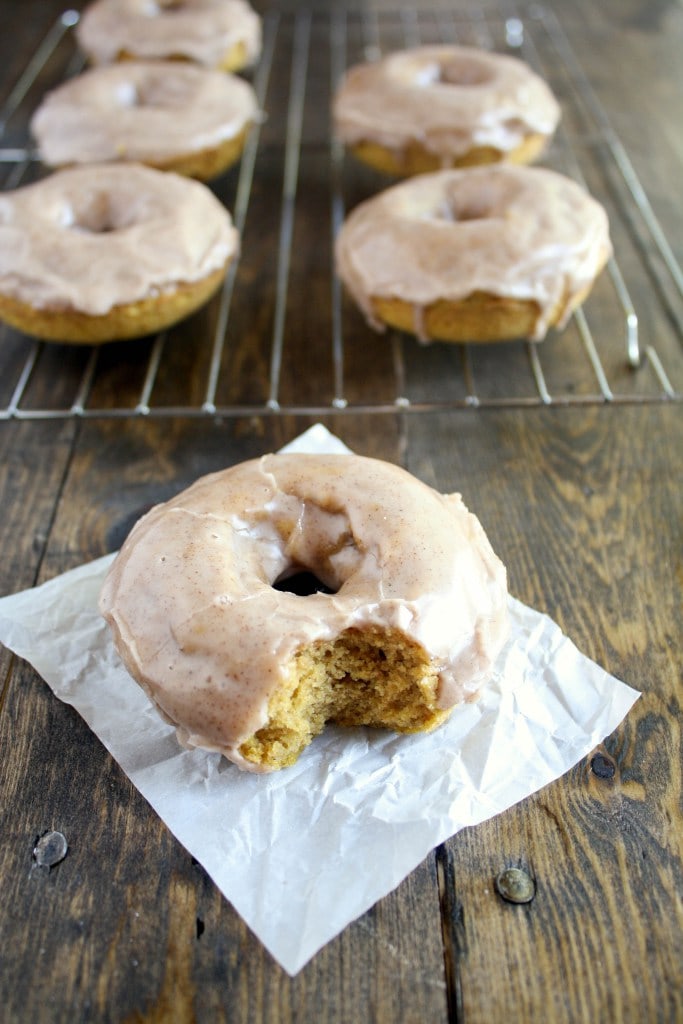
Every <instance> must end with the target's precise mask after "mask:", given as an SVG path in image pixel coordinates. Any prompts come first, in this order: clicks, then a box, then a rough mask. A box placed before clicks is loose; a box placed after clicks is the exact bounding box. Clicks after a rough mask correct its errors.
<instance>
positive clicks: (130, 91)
mask: <svg viewBox="0 0 683 1024" xmlns="http://www.w3.org/2000/svg"><path fill="white" fill-rule="evenodd" d="M195 94H196V83H195V82H188V80H187V77H185V78H182V79H181V78H180V77H179V76H172V75H169V74H164V73H160V74H155V73H154V71H152V72H150V73H149V74H148V75H147V76H146V77H145V78H141V79H139V80H138V81H136V82H134V81H127V82H121V83H120V84H119V85H117V87H116V90H115V101H116V103H117V104H118V106H119V107H120V108H122V109H125V110H132V109H147V110H177V109H178V108H179V107H182V106H184V105H186V104H187V103H188V102H189V101H190V100H191V99H192V97H193V96H194V95H195Z"/></svg>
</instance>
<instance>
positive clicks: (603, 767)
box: [591, 751, 617, 779]
mask: <svg viewBox="0 0 683 1024" xmlns="http://www.w3.org/2000/svg"><path fill="white" fill-rule="evenodd" d="M591 771H592V772H593V775H596V776H597V777H598V778H599V779H613V778H614V776H615V774H616V771H617V766H616V765H615V763H614V761H613V760H612V758H611V757H610V756H609V755H608V754H605V753H603V752H602V751H599V752H598V753H597V754H593V756H592V758H591Z"/></svg>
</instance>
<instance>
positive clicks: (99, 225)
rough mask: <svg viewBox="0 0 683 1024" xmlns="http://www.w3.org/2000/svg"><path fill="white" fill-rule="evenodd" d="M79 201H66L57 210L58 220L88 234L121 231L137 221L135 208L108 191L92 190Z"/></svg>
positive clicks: (74, 229) (65, 226)
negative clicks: (118, 199) (117, 199)
mask: <svg viewBox="0 0 683 1024" xmlns="http://www.w3.org/2000/svg"><path fill="white" fill-rule="evenodd" d="M79 199H80V201H79V202H78V203H74V204H71V203H64V204H63V205H62V206H61V207H60V209H59V210H58V212H57V218H56V219H57V221H58V223H59V224H60V225H61V226H62V227H64V228H69V229H70V230H72V231H78V232H82V233H83V234H88V235H107V234H111V233H113V232H115V231H121V230H122V229H123V228H126V227H128V226H129V225H130V224H132V223H134V221H135V214H134V210H133V208H131V209H127V208H126V207H127V205H130V204H125V203H124V204H121V203H120V202H118V203H117V202H116V199H115V197H114V196H113V195H112V194H111V193H108V192H92V193H90V194H87V195H84V196H81V197H79Z"/></svg>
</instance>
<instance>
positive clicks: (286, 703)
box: [100, 454, 508, 771]
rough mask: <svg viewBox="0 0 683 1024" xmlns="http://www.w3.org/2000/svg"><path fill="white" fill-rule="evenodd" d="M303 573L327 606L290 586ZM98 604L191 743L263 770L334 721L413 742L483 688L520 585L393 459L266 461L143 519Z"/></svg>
mask: <svg viewBox="0 0 683 1024" xmlns="http://www.w3.org/2000/svg"><path fill="white" fill-rule="evenodd" d="M301 570H308V571H309V572H311V573H313V574H314V576H315V577H316V578H317V579H318V580H319V581H321V583H322V584H324V585H325V586H326V587H327V588H328V590H329V591H330V592H329V593H322V592H315V593H307V594H305V595H303V596H302V595H300V594H296V593H292V592H287V591H283V590H280V589H277V588H276V584H278V581H282V580H286V579H288V578H290V579H291V577H292V576H293V574H296V573H298V572H300V571H301ZM100 608H101V611H102V613H103V615H104V616H105V618H106V619H107V621H108V622H109V624H110V626H111V629H112V632H113V636H114V640H115V643H116V646H117V648H118V650H119V653H120V655H121V657H122V659H123V661H124V664H125V665H126V668H127V669H128V671H129V672H130V674H131V675H132V676H133V677H134V678H135V679H136V680H137V681H138V683H140V685H141V686H142V687H143V688H144V689H145V691H146V692H147V693H148V695H149V696H150V698H151V700H152V701H153V702H154V704H155V705H156V706H157V708H158V709H159V711H160V712H161V713H162V715H163V716H164V718H166V719H167V720H168V721H169V722H170V723H172V724H173V725H174V726H175V727H176V731H177V734H178V737H179V739H180V741H181V742H182V743H183V744H185V745H188V746H200V747H203V748H206V749H208V750H214V751H219V752H220V753H222V754H224V755H225V756H226V757H227V758H229V759H230V760H232V761H234V762H235V763H236V764H238V765H240V767H242V768H246V769H248V770H251V771H271V770H274V769H278V768H282V767H285V766H286V765H290V764H292V763H293V762H294V761H295V760H296V759H297V757H298V756H299V754H300V753H301V751H302V750H303V749H304V748H305V747H306V746H307V744H308V743H309V742H310V741H311V739H312V737H313V736H315V735H316V734H317V733H319V732H320V731H321V730H322V729H323V726H324V724H325V722H326V721H333V722H336V723H338V724H341V725H369V726H375V727H381V728H390V729H394V730H396V731H399V732H417V731H422V730H427V729H431V728H433V727H435V726H436V725H438V724H439V723H441V722H443V721H444V719H445V718H446V717H447V715H448V714H449V712H450V711H451V709H452V708H453V707H454V706H455V705H456V704H458V703H460V702H461V701H463V700H471V699H473V698H474V697H475V695H476V694H477V691H478V690H479V689H480V688H481V687H482V686H483V685H484V684H485V683H486V682H487V680H488V679H489V677H490V675H491V672H492V664H493V661H494V659H495V658H496V657H497V655H498V653H499V651H500V650H501V647H502V645H503V642H504V639H505V638H506V636H507V631H508V615H507V585H506V574H505V569H504V568H503V565H502V564H501V562H500V561H499V559H498V558H497V557H496V555H495V554H494V553H493V551H492V549H491V546H490V544H489V542H488V540H487V538H486V536H485V534H484V531H483V529H482V527H481V525H480V523H479V521H478V520H477V519H476V518H475V516H473V515H472V514H471V513H469V512H468V511H467V510H466V508H465V506H464V505H463V502H462V500H461V498H460V496H459V495H457V494H451V495H441V494H439V493H437V492H436V491H434V490H432V489H431V488H430V487H427V486H426V485H425V484H423V483H421V482H420V481H418V480H417V479H415V477H412V476H411V475H410V474H408V473H407V472H405V471H404V470H402V469H400V468H399V467H397V466H393V465H390V464H389V463H385V462H381V461H378V460H375V459H368V458H363V457H360V456H352V455H300V454H298V455H295V454H279V455H267V456H264V457H263V458H261V459H257V460H253V461H250V462H245V463H242V464H240V465H238V466H235V467H233V468H231V469H228V470H225V471H222V472H219V473H214V474H212V475H210V476H207V477H203V478H202V479H200V480H198V481H197V482H196V483H195V484H194V485H193V486H191V487H190V488H189V489H188V490H186V491H184V492H183V493H181V494H179V495H178V496H177V497H175V498H173V499H172V500H171V501H169V502H167V503H166V504H164V505H159V506H157V507H156V508H154V509H152V511H151V512H149V513H148V514H147V515H146V516H144V517H143V518H142V519H141V520H140V521H139V522H138V524H137V525H136V526H135V527H134V528H133V530H132V532H131V534H130V535H129V537H128V539H127V540H126V542H125V543H124V545H123V547H122V549H121V551H120V552H119V554H118V556H117V557H116V559H115V560H114V562H113V564H112V566H111V567H110V570H109V574H108V576H107V578H106V580H105V583H104V586H103V589H102V593H101V597H100Z"/></svg>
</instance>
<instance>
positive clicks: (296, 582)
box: [273, 569, 336, 597]
mask: <svg viewBox="0 0 683 1024" xmlns="http://www.w3.org/2000/svg"><path fill="white" fill-rule="evenodd" d="M273 588H274V589H275V590H279V591H280V592H281V593H284V594H295V595H296V596H297V597H310V596H311V595H312V594H335V593H336V591H335V590H333V589H332V588H331V587H328V586H327V584H326V583H323V582H322V580H319V579H318V577H317V576H316V575H315V573H313V572H309V571H308V569H302V570H301V571H299V572H294V573H291V574H289V575H286V576H281V577H280V578H279V579H277V580H275V583H273Z"/></svg>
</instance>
